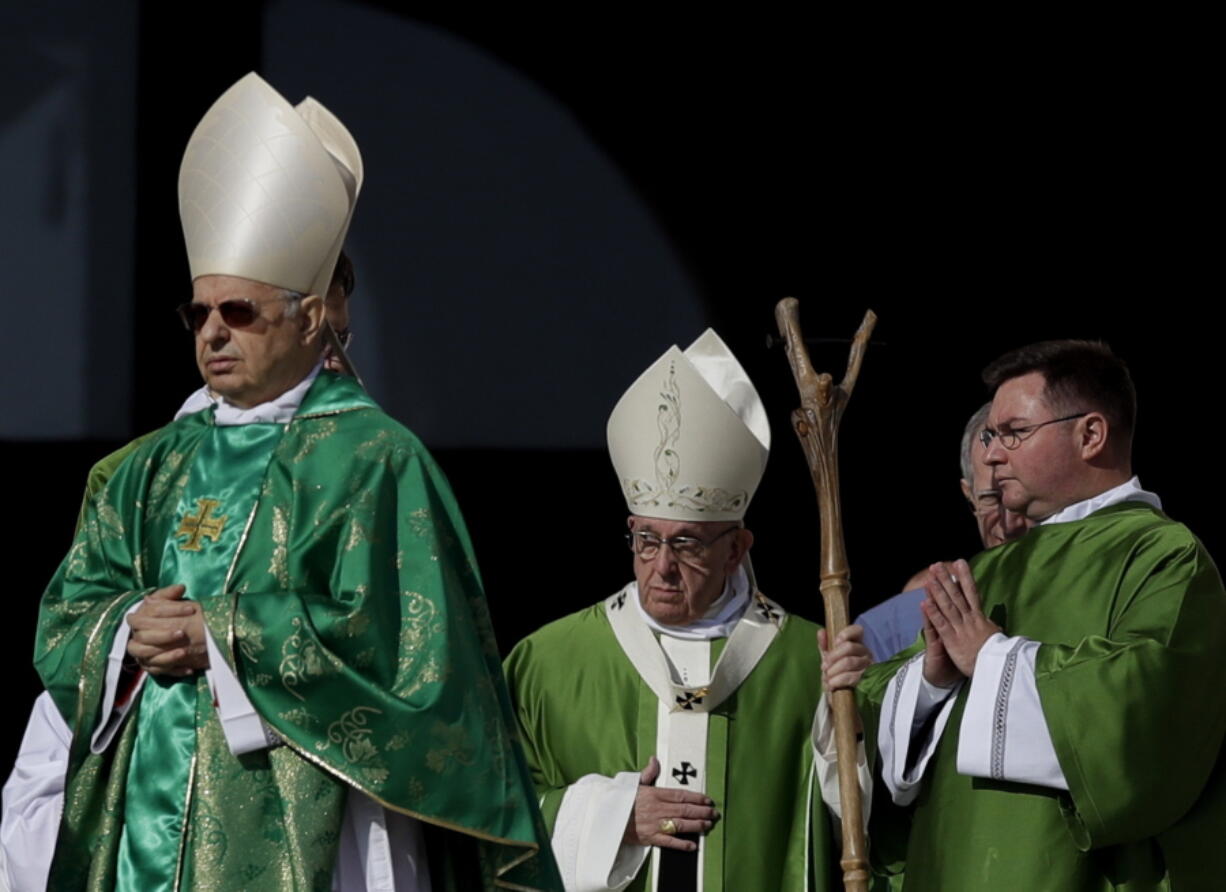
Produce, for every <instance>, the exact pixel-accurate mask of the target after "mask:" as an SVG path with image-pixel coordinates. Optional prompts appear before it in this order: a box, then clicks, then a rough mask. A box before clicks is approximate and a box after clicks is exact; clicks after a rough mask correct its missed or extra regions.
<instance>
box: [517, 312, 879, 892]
mask: <svg viewBox="0 0 1226 892" xmlns="http://www.w3.org/2000/svg"><path fill="white" fill-rule="evenodd" d="M608 437H609V453H610V456H611V457H612V460H613V466H614V468H615V469H616V471H617V475H618V478H619V480H620V482H621V486H622V490H623V493H624V495H625V498H626V503H627V505H628V507H629V509H630V512H631V514H630V518H629V521H628V525H629V533H628V535H627V539H628V541H629V544H630V549H631V551H632V552H633V554H634V579H635V581H634V582H632V583H630V584H629V585H627V586H626V587H625V588H624V589H622V590H621V591H620V592H618V593H617V594H615V595H613V596H612V597H610V598H607V599H606V600H604V601H602V602H601V603H599V604H596V605H595V606H594V607H590V608H588V609H586V610H583V611H580V612H579V613H576V614H572V615H571V616H568V617H566V618H564V619H561V620H558V621H557V622H554V623H551V624H550V625H548V626H546V627H545V628H543V629H541V630H540V631H538V632H536V633H534V634H532V635H530V636H528V637H527V638H525V639H524V640H523V641H521V642H520V643H519V644H518V645H516V647H515V649H514V650H513V651H512V652H511V655H510V656H509V657H508V658H507V661H506V670H507V679H508V683H509V684H510V686H511V693H512V698H513V700H514V701H515V708H516V710H517V712H518V716H519V721H520V725H521V727H522V731H523V737H524V746H525V750H526V752H527V755H528V761H529V763H530V765H531V767H532V771H533V775H534V777H535V778H536V783H537V787H538V789H539V790H540V792H541V794H542V809H543V811H544V812H545V815H546V820H547V822H548V823H549V824H550V825H551V826H552V828H553V846H554V852H555V854H556V855H557V857H558V862H559V867H560V868H561V871H562V875H563V879H564V881H565V883H566V888H567V889H568V890H572V892H574V890H585V892H586V890H604V889H622V888H626V887H629V888H631V889H635V890H660V892H665V890H677V889H692V890H693V889H700V890H724V889H727V890H749V889H754V890H758V889H760V890H772V892H774V890H780V892H783V890H807V889H813V888H818V889H824V888H826V887H827V882H828V868H829V865H830V864H831V863H833V861H834V860H836V859H837V856H836V855H835V854H834V853H832V852H831V850H830V840H831V830H830V821H829V819H828V818H827V815H826V809H825V806H824V805H823V804H822V794H821V791H820V789H819V786H820V782H821V779H822V777H823V776H824V777H827V778H829V779H832V778H833V774H834V770H833V766H829V767H828V765H829V763H827V762H826V761H825V760H824V759H821V760H819V761H820V763H821V764H820V765H818V766H817V767H816V768H815V760H814V753H813V745H812V742H811V741H812V738H813V737H814V736H816V737H819V738H821V737H823V736H824V735H823V734H821V733H819V731H818V730H815V728H814V725H815V721H814V719H815V715H818V716H820V717H822V718H823V719H824V718H825V716H826V713H827V708H826V707H825V705H824V704H823V705H822V706H821V707H819V706H818V703H819V698H820V696H821V689H822V669H821V664H820V663H819V659H818V650H817V648H816V647H815V646H814V644H815V642H814V638H815V632H816V627H815V626H814V625H813V624H812V623H809V622H807V621H805V620H803V619H801V618H799V617H796V616H790V615H789V614H788V613H787V612H786V611H784V610H783V608H781V607H780V606H779V605H778V604H776V603H775V602H774V601H771V600H770V599H769V598H767V597H766V596H765V595H763V594H762V593H761V592H760V591H758V589H757V587H756V585H755V582H754V578H753V575H752V573H751V572H750V567H749V562H748V552H749V548H750V546H751V545H752V544H753V534H752V533H751V532H750V531H749V530H748V529H746V528H745V527H744V525H743V523H742V518H743V517H744V514H745V510H746V508H748V506H749V502H750V499H751V498H752V497H753V494H754V491H755V490H756V489H757V486H758V482H759V480H760V479H761V477H762V472H763V470H764V469H765V466H766V458H767V455H768V452H769V446H770V428H769V426H768V424H767V420H766V413H765V410H764V408H763V406H762V403H761V401H760V400H759V399H758V395H757V392H756V391H755V390H754V387H753V384H752V383H751V382H750V380H749V378H748V377H747V376H746V375H745V372H744V371H743V370H742V368H741V366H740V364H739V363H738V362H737V360H736V358H735V357H734V356H733V355H732V353H731V352H729V350H728V348H727V347H726V346H725V345H724V343H723V341H721V340H720V339H719V337H718V336H717V335H716V334H715V333H714V332H713V331H710V330H708V331H707V332H706V333H704V334H703V335H702V336H701V337H700V338H699V339H698V340H697V341H695V342H694V343H693V344H692V345H691V346H690V347H689V348H688V349H687V350H685V352H682V351H681V350H679V349H678V348H676V347H673V348H671V349H670V350H669V351H668V352H666V353H665V354H664V355H663V356H662V357H661V358H660V359H659V360H657V361H656V362H655V363H654V364H653V365H652V366H651V367H650V368H648V369H647V371H646V372H644V373H643V375H642V376H641V377H640V378H639V379H638V380H637V381H636V382H635V383H634V384H633V385H632V386H631V387H630V389H629V390H627V391H626V393H625V395H623V396H622V398H621V400H620V401H619V402H618V404H617V406H616V407H615V408H614V410H613V414H612V416H611V417H610V418H609V425H608ZM857 632H858V629H857V628H855V627H851V628H849V629H848V630H847V631H846V632H845V634H844V637H843V640H841V641H839V642H837V643H836V647H835V648H834V649H833V650H832V651H831V652H830V654H829V656H828V660H827V683H828V684H829V685H830V686H831V687H832V688H834V687H843V686H850V685H852V684H854V682H855V681H856V680H857V679H858V678H859V675H860V672H862V671H863V669H864V667H865V666H866V665H867V663H868V652H867V650H866V649H865V648H864V647H863V645H862V644H859V643H858V641H856V640H855V636H856V633H857ZM823 724H825V723H823ZM820 730H821V731H825V730H826V729H825V728H822V729H820ZM821 742H822V743H823V750H826V749H829V746H828V743H827V741H826V740H824V739H823V740H822V741H821ZM865 782H866V781H865Z"/></svg>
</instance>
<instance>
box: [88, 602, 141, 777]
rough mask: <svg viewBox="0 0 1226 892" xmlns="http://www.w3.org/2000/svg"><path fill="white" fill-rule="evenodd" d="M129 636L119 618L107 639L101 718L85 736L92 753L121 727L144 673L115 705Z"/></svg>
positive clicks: (101, 749)
mask: <svg viewBox="0 0 1226 892" xmlns="http://www.w3.org/2000/svg"><path fill="white" fill-rule="evenodd" d="M142 603H143V602H142V601H137V602H136V603H135V604H133V605H132V606H131V607H130V608H128V613H132V612H133V611H135V610H137V609H138V608H139V607H140V605H141V604H142ZM127 615H128V614H127V613H125V614H124V618H125V620H126V618H127ZM131 637H132V629H131V627H130V626H129V625H128V624H127V622H121V623H120V624H119V628H118V629H116V630H115V638H114V639H113V640H112V641H111V652H110V653H109V654H108V655H107V658H106V679H105V680H104V685H103V689H102V711H101V712H100V713H99V715H100V716H101V718H100V719H99V721H98V727H97V728H95V729H94V733H93V735H92V736H91V737H90V739H89V748H90V751H91V752H93V753H95V754H96V753H104V752H106V749H107V747H109V746H110V745H111V741H112V740H114V739H115V733H116V732H117V731H118V730H119V729H120V728H121V727H123V720H124V719H125V718H127V716H128V710H130V709H131V708H132V704H133V703H134V702H135V701H136V692H137V691H139V690H140V688H141V685H143V684H144V683H145V673H144V672H143V671H142V672H140V675H139V676H138V677H137V679H136V681H135V682H133V687H132V689H131V690H130V691H127V692H126V693H127V696H126V697H125V698H124V700H123V701H122V702H121V703H120V704H119V705H118V706H116V705H115V700H116V698H117V697H118V696H119V684H120V682H121V681H122V680H123V661H124V658H125V657H126V656H127V655H128V639H129V638H131Z"/></svg>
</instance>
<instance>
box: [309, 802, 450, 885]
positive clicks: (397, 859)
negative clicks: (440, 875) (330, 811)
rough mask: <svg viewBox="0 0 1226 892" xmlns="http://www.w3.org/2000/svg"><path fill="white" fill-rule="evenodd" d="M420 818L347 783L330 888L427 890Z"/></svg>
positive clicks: (426, 868) (427, 875) (427, 867)
mask: <svg viewBox="0 0 1226 892" xmlns="http://www.w3.org/2000/svg"><path fill="white" fill-rule="evenodd" d="M430 888H431V886H430V870H429V863H428V861H427V858H426V843H425V838H424V836H423V835H422V830H421V822H420V821H418V820H417V819H416V818H411V817H409V816H408V815H403V814H400V813H399V812H394V811H392V810H391V809H386V808H384V807H383V806H381V805H380V804H379V803H377V802H375V801H374V800H373V799H371V798H370V797H369V796H367V795H366V794H365V793H363V792H361V791H360V790H357V789H354V788H353V787H350V788H349V792H348V795H347V796H346V798H345V817H344V819H343V820H342V821H341V839H340V846H339V848H338V850H337V855H336V866H335V867H334V868H333V870H332V889H333V892H357V890H362V892H430Z"/></svg>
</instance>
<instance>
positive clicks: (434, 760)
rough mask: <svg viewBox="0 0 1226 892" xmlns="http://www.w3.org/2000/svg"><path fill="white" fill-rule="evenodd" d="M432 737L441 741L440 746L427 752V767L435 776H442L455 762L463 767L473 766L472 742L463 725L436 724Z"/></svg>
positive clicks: (432, 728) (431, 732)
mask: <svg viewBox="0 0 1226 892" xmlns="http://www.w3.org/2000/svg"><path fill="white" fill-rule="evenodd" d="M430 736H431V737H433V738H435V739H436V740H437V741H439V746H437V747H435V748H433V749H431V750H429V751H427V752H426V767H427V768H429V769H430V770H431V771H433V772H434V773H435V774H442V773H443V772H444V771H446V770H447V769H448V768H450V767H451V765H452V763H453V762H454V763H455V764H457V765H463V766H469V765H472V764H473V745H472V740H471V739H469V736H468V731H467V730H466V729H465V728H464V727H463V726H462V725H446V724H443V723H442V722H435V723H434V725H433V726H432V727H431V728H430Z"/></svg>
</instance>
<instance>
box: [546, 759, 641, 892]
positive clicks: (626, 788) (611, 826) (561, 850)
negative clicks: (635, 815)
mask: <svg viewBox="0 0 1226 892" xmlns="http://www.w3.org/2000/svg"><path fill="white" fill-rule="evenodd" d="M638 791H639V774H638V772H637V771H623V772H621V773H620V774H617V775H614V776H613V777H605V776H603V775H599V774H589V775H585V776H584V777H581V778H579V780H578V781H576V782H575V783H573V784H571V786H570V787H568V788H567V790H566V794H565V795H564V796H563V797H562V805H561V807H559V809H558V817H557V820H556V821H555V822H554V830H553V854H554V857H555V858H557V860H558V869H559V870H560V871H561V873H562V883H563V885H564V886H565V887H566V889H567V892H608V890H617V889H624V888H625V887H626V886H628V885H629V884H630V882H631V881H632V880H633V879H634V878H635V876H637V875H638V872H639V870H640V869H641V868H642V866H643V862H644V861H645V860H646V858H647V853H648V852H649V851H650V848H649V847H648V846H631V845H624V844H623V843H622V835H623V833H624V832H625V830H626V822H627V821H629V820H630V812H631V811H632V810H633V809H634V799H635V797H636V796H637V795H638Z"/></svg>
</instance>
